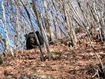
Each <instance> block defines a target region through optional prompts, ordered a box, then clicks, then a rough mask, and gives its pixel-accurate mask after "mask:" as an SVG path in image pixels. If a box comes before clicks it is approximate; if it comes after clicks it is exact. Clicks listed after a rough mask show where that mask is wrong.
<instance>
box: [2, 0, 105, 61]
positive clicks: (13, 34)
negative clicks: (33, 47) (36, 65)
mask: <svg viewBox="0 0 105 79" xmlns="http://www.w3.org/2000/svg"><path fill="white" fill-rule="evenodd" d="M0 4H1V6H0V7H1V9H0V10H1V13H0V50H1V51H0V52H3V51H5V52H6V51H11V53H12V56H14V54H13V50H17V49H20V50H24V48H25V37H24V34H26V33H29V32H30V31H33V32H34V33H35V31H36V30H38V31H40V32H41V34H43V37H44V40H45V45H46V48H47V52H48V54H49V52H50V50H49V48H48V46H49V44H48V39H47V34H48V35H50V37H51V39H52V41H54V40H55V39H61V38H64V37H68V38H69V41H70V42H71V43H72V44H73V45H76V42H77V41H78V40H77V38H79V37H82V36H84V35H88V39H89V41H90V44H91V38H90V37H91V35H93V34H94V33H95V31H98V32H99V35H100V38H101V41H102V42H103V41H104V39H105V0H38V1H36V0H32V2H29V1H28V0H1V3H0ZM79 31H80V32H82V33H83V34H80V35H77V33H79ZM35 36H36V35H35ZM36 38H37V36H36ZM37 42H39V41H38V40H37ZM91 46H92V47H93V49H94V46H93V45H92V44H91ZM39 49H40V51H41V55H42V60H43V54H42V50H41V47H40V45H39ZM96 55H97V54H96ZM97 57H98V55H97ZM49 59H50V54H49ZM99 61H100V60H99Z"/></svg>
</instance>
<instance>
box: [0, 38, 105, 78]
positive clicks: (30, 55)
mask: <svg viewBox="0 0 105 79" xmlns="http://www.w3.org/2000/svg"><path fill="white" fill-rule="evenodd" d="M92 44H93V46H94V48H95V50H96V51H95V52H96V53H97V54H98V56H99V57H100V59H101V60H102V63H103V65H104V67H105V43H101V42H96V41H94V40H93V41H92ZM49 48H50V53H51V55H52V59H51V61H48V56H47V53H45V52H44V51H45V50H44V48H43V53H44V57H45V58H46V59H45V61H40V52H39V49H38V48H36V49H32V50H24V52H23V53H22V52H21V50H18V51H15V52H14V54H15V57H14V58H13V57H12V56H11V54H10V53H7V55H6V57H3V56H2V58H3V61H4V62H3V64H1V65H0V79H105V78H104V77H101V78H98V75H95V74H96V73H97V72H98V71H99V70H100V68H99V65H100V62H99V60H98V59H97V57H96V55H95V53H94V51H93V49H92V47H91V45H90V42H89V41H88V40H87V39H79V41H78V43H77V45H75V46H74V47H68V46H65V45H63V44H54V45H51V46H49ZM101 75H102V74H101ZM101 75H100V76H101Z"/></svg>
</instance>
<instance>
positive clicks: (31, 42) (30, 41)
mask: <svg viewBox="0 0 105 79" xmlns="http://www.w3.org/2000/svg"><path fill="white" fill-rule="evenodd" d="M36 35H37V37H38V40H39V43H40V45H43V44H44V39H43V37H42V36H41V35H40V33H39V32H38V31H36ZM25 38H26V49H27V50H29V49H33V48H35V47H36V46H38V43H37V41H36V39H35V35H34V32H30V33H29V34H26V35H25Z"/></svg>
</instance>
